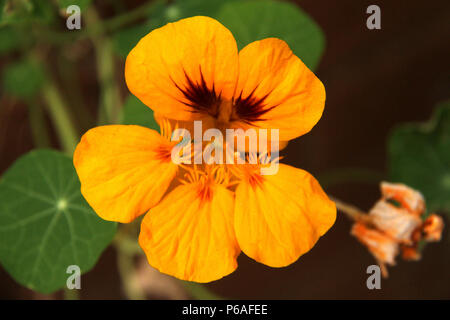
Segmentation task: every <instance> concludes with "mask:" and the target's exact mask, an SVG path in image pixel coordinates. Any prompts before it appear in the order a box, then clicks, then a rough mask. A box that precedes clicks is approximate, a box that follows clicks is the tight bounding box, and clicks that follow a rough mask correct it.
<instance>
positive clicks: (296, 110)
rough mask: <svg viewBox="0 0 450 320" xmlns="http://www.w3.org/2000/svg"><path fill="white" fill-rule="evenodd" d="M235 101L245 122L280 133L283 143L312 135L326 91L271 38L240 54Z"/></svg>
mask: <svg viewBox="0 0 450 320" xmlns="http://www.w3.org/2000/svg"><path fill="white" fill-rule="evenodd" d="M234 98H235V103H236V106H235V107H236V108H235V112H236V113H237V116H238V117H239V118H241V119H242V120H243V121H244V122H245V121H247V122H249V123H250V124H252V125H254V126H257V127H260V128H272V129H280V140H291V139H294V138H296V137H298V136H301V135H303V134H305V133H307V132H309V131H310V130H311V129H312V127H314V125H315V124H316V123H317V122H318V121H319V119H320V117H321V116H322V112H323V109H324V105H325V88H324V86H323V84H322V82H320V80H319V79H318V78H317V77H316V76H315V75H314V73H313V72H311V71H310V70H309V69H308V68H307V67H306V66H305V65H304V64H303V62H302V61H301V60H300V59H299V58H298V57H297V56H295V55H294V54H293V53H292V51H291V49H290V48H289V46H288V45H287V44H286V42H284V41H282V40H280V39H276V38H268V39H264V40H260V41H255V42H253V43H250V44H249V45H247V46H246V47H245V48H243V49H242V50H241V51H240V52H239V80H238V85H237V87H236V93H235V97H234ZM245 99H247V100H245ZM239 100H240V101H241V102H239ZM244 100H245V103H244V102H242V101H244Z"/></svg>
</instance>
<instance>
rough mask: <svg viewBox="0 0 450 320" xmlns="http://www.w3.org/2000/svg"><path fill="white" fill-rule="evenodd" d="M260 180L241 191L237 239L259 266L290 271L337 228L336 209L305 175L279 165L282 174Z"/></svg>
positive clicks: (241, 187)
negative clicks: (334, 226) (295, 263)
mask: <svg viewBox="0 0 450 320" xmlns="http://www.w3.org/2000/svg"><path fill="white" fill-rule="evenodd" d="M261 178H262V179H261ZM252 180H253V181H256V180H255V179H252ZM259 181H262V182H261V183H256V184H254V183H253V184H252V183H251V182H252V181H251V180H249V181H248V182H247V181H245V180H243V181H242V182H241V183H240V184H239V185H238V187H237V189H236V205H235V230H236V237H237V239H238V243H239V245H240V247H241V249H242V251H243V252H244V253H245V254H247V255H248V256H249V257H251V258H253V259H255V260H256V261H258V262H261V263H264V264H266V265H268V266H271V267H283V266H287V265H289V264H291V263H293V262H294V261H296V260H297V259H298V258H299V257H300V256H301V255H302V254H304V253H305V252H307V251H309V250H310V249H311V248H312V247H313V246H314V244H315V243H316V241H317V240H318V239H319V237H320V236H322V235H323V234H324V233H325V232H326V231H327V230H328V229H329V228H330V227H331V226H332V225H333V223H334V221H335V219H336V207H335V205H334V203H333V202H332V201H330V200H329V199H328V197H327V196H326V194H325V193H324V192H323V190H322V188H321V187H320V185H319V183H318V182H317V180H316V179H314V177H313V176H311V175H310V174H309V173H308V172H306V171H304V170H300V169H297V168H294V167H291V166H288V165H283V164H280V165H279V171H278V173H277V174H275V175H267V176H260V177H259Z"/></svg>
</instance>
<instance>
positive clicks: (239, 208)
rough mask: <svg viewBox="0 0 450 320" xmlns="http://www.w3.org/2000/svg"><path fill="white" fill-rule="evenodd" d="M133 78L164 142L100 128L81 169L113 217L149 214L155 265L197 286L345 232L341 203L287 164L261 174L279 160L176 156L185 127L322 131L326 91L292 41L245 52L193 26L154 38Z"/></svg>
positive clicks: (213, 26) (94, 197)
mask: <svg viewBox="0 0 450 320" xmlns="http://www.w3.org/2000/svg"><path fill="white" fill-rule="evenodd" d="M125 77H126V82H127V85H128V88H129V89H130V91H131V92H132V93H133V94H134V95H136V96H137V97H138V98H139V99H140V100H141V101H142V102H143V103H145V104H146V105H147V106H149V107H150V108H151V109H153V110H154V112H155V115H157V118H158V119H159V122H160V125H161V134H159V133H158V132H156V131H154V130H151V129H147V128H143V127H139V126H125V125H110V126H102V127H97V128H94V129H91V130H89V131H88V132H87V133H86V134H85V135H84V136H83V138H82V140H81V142H80V143H79V145H78V146H77V149H76V151H75V154H74V164H75V168H76V170H77V173H78V176H79V178H80V181H81V191H82V193H83V195H84V197H85V198H86V200H87V201H88V203H89V204H90V205H91V206H92V208H93V209H94V210H95V212H96V213H97V214H98V215H99V216H100V217H102V218H103V219H105V220H110V221H118V222H122V223H127V222H130V221H132V220H133V219H135V218H136V217H138V216H140V215H142V214H144V213H147V212H148V213H147V214H146V216H145V217H144V219H143V220H142V225H141V233H140V236H139V243H140V245H141V247H142V248H143V250H144V251H145V253H146V255H147V258H148V261H149V263H150V265H152V266H153V267H155V268H156V269H158V270H160V271H161V272H163V273H166V274H170V275H172V276H175V277H177V278H180V279H183V280H190V281H196V282H209V281H213V280H217V279H219V278H222V277H224V276H226V275H228V274H230V273H231V272H233V271H234V270H235V269H236V267H237V261H236V259H237V257H238V255H239V254H240V252H241V250H242V251H243V252H244V253H245V254H247V255H248V256H250V257H251V258H253V259H255V260H256V261H259V262H261V263H264V264H266V265H268V266H272V267H282V266H287V265H289V264H291V263H293V262H295V261H296V260H297V259H298V258H299V257H300V256H301V255H302V254H304V253H305V252H307V251H309V250H310V249H311V248H312V247H313V246H314V244H315V243H316V242H317V240H318V239H319V237H320V236H322V235H323V234H324V233H325V232H326V231H327V230H328V229H329V228H330V227H331V226H332V225H333V223H334V221H335V219H336V207H335V205H334V203H333V202H332V201H330V200H329V199H328V197H327V195H326V194H325V193H324V191H323V190H322V188H321V187H320V185H319V183H318V182H317V180H316V179H314V177H313V176H311V175H310V174H309V173H308V172H306V171H303V170H300V169H297V168H294V167H291V166H288V165H284V164H280V165H279V170H278V172H277V173H276V174H274V175H261V172H260V168H261V167H264V166H267V165H269V164H270V161H277V159H273V160H271V159H270V156H268V155H266V157H265V158H264V160H262V157H261V156H259V157H257V158H258V159H259V160H258V161H257V162H256V163H254V164H249V163H246V164H226V165H220V164H215V165H209V164H208V165H205V164H203V165H198V166H197V165H189V164H182V165H177V164H176V163H174V162H173V161H172V159H171V150H172V147H173V146H174V145H176V144H177V142H172V141H171V134H172V125H173V124H174V123H177V125H180V126H181V124H184V125H185V126H187V127H189V123H192V122H193V121H194V120H201V121H202V123H203V129H204V130H206V129H207V128H218V129H219V130H224V129H228V128H230V129H236V128H242V129H244V130H245V129H248V128H255V129H258V128H266V129H279V135H280V140H282V141H288V140H290V139H293V138H296V137H298V136H300V135H303V134H305V133H307V132H308V131H309V130H311V128H312V127H313V126H314V125H315V124H316V123H317V121H318V120H319V119H320V117H321V115H322V112H323V108H324V102H325V90H324V87H323V85H322V83H321V82H320V80H319V79H317V78H316V76H315V75H314V74H313V73H312V72H311V71H310V70H309V69H308V68H307V67H306V66H305V65H304V64H303V63H302V61H301V60H300V59H299V58H298V57H296V56H295V55H294V54H293V53H292V51H291V50H290V49H289V47H288V45H287V44H286V43H285V42H284V41H282V40H279V39H273V38H272V39H264V40H261V41H256V42H253V43H251V44H249V45H248V46H246V47H245V48H244V49H242V50H241V51H240V52H238V50H237V45H236V42H235V40H234V38H233V36H232V34H231V33H230V31H229V30H228V29H226V28H225V27H224V26H223V25H221V24H220V23H219V22H217V21H216V20H214V19H211V18H208V17H193V18H188V19H183V20H180V21H178V22H175V23H169V24H167V25H166V26H164V27H162V28H159V29H156V30H154V31H152V32H150V33H149V34H148V35H147V36H145V37H144V38H142V39H141V40H140V41H139V43H138V44H137V45H136V47H135V48H134V49H133V50H132V51H131V52H130V54H129V55H128V58H127V61H126V67H125ZM186 124H187V125H186ZM238 154H239V153H236V155H238ZM190 156H191V155H189V157H190ZM253 157H254V155H253Z"/></svg>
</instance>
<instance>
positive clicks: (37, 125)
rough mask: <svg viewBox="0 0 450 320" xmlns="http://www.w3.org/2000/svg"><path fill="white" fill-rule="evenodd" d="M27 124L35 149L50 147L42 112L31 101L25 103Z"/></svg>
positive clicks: (37, 105) (36, 104)
mask: <svg viewBox="0 0 450 320" xmlns="http://www.w3.org/2000/svg"><path fill="white" fill-rule="evenodd" d="M27 104H28V114H29V122H30V128H31V134H32V137H33V142H34V146H35V147H36V148H48V147H50V146H51V143H50V137H49V135H48V132H47V126H46V123H45V117H44V112H43V110H42V108H41V106H40V105H39V103H36V102H34V101H32V100H31V99H30V100H29V101H28V102H27Z"/></svg>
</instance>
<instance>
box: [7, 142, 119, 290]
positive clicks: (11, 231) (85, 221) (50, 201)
mask: <svg viewBox="0 0 450 320" xmlns="http://www.w3.org/2000/svg"><path fill="white" fill-rule="evenodd" d="M116 228H117V225H116V223H113V222H107V221H104V220H102V219H100V218H99V217H98V216H97V215H96V214H95V213H94V211H93V210H92V209H91V208H90V207H89V205H88V204H87V203H86V201H85V200H84V198H83V196H82V195H81V192H80V183H79V181H78V177H77V174H76V172H75V169H74V167H73V164H72V159H71V158H70V157H68V156H66V155H64V154H62V153H60V152H57V151H50V150H38V151H31V152H30V153H28V154H26V155H25V156H23V157H21V158H19V159H18V160H17V161H16V162H15V163H14V164H13V165H12V167H11V168H10V169H8V170H7V172H6V173H5V174H4V175H3V177H1V180H0V263H1V264H2V265H3V267H4V268H5V269H6V271H7V272H9V274H10V275H11V276H12V277H13V278H14V279H15V280H16V281H17V282H19V283H20V284H22V285H24V286H26V287H28V288H30V289H33V290H35V291H38V292H42V293H51V292H54V291H55V290H58V289H60V288H62V287H64V286H65V285H66V281H67V278H68V277H69V276H70V274H67V273H66V272H67V268H68V266H70V265H77V266H79V267H80V269H81V272H82V273H85V272H87V271H89V270H90V269H91V268H92V267H93V266H94V265H95V263H96V262H97V259H98V258H99V256H100V254H101V253H102V252H103V250H104V249H105V248H106V247H107V246H108V244H109V243H110V242H111V240H112V238H113V236H114V234H115V232H116ZM81 286H83V284H82V283H81Z"/></svg>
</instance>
